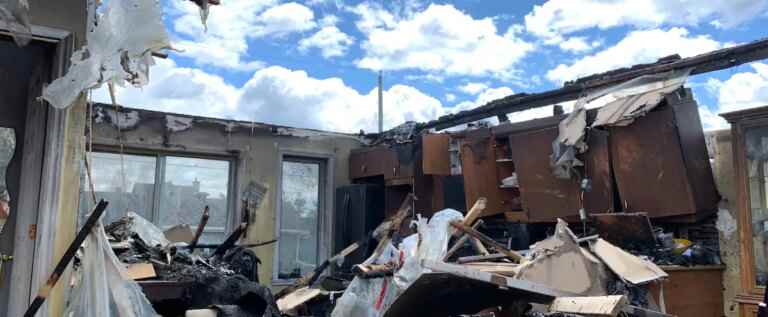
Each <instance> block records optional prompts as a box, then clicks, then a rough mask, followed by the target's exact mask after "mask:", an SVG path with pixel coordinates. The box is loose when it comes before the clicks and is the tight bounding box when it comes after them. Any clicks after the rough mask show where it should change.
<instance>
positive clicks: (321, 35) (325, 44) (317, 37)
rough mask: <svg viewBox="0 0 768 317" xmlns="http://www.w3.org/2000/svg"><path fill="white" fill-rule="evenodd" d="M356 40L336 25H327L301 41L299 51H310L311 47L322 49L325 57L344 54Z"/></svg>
mask: <svg viewBox="0 0 768 317" xmlns="http://www.w3.org/2000/svg"><path fill="white" fill-rule="evenodd" d="M353 43H355V40H354V39H353V38H352V37H351V36H349V35H347V34H346V33H344V32H342V31H341V30H339V28H337V27H335V26H326V27H323V28H322V29H320V30H319V31H317V33H315V34H313V35H312V36H310V37H308V38H304V39H302V40H301V41H299V51H301V52H302V53H306V52H308V51H309V50H310V49H311V48H313V47H314V48H318V49H320V54H322V55H323V57H325V58H330V57H336V56H343V55H344V54H346V53H347V49H348V48H349V46H350V45H352V44H353Z"/></svg>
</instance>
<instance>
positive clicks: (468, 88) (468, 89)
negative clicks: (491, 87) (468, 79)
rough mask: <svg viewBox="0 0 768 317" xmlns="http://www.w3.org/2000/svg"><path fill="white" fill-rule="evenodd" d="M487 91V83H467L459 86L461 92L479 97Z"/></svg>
mask: <svg viewBox="0 0 768 317" xmlns="http://www.w3.org/2000/svg"><path fill="white" fill-rule="evenodd" d="M486 89H488V85H487V84H485V83H466V84H464V85H461V86H459V90H460V91H462V92H464V93H467V94H470V95H477V94H479V93H480V92H482V91H484V90H486Z"/></svg>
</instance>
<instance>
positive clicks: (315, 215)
mask: <svg viewBox="0 0 768 317" xmlns="http://www.w3.org/2000/svg"><path fill="white" fill-rule="evenodd" d="M323 174H324V163H323V161H318V160H307V159H302V158H293V157H291V158H285V159H284V161H283V166H282V182H281V204H280V215H279V217H280V221H279V222H280V232H279V239H280V240H279V242H278V265H277V267H278V272H277V278H278V279H281V280H285V279H295V278H299V277H301V276H303V275H304V274H306V273H307V272H309V271H312V270H313V269H314V268H315V266H316V265H317V262H318V243H319V240H320V236H319V235H318V228H319V224H320V222H319V217H320V215H321V214H322V210H323V208H322V206H323V203H322V195H321V194H320V193H322V192H323V185H322V184H323V177H324V176H323Z"/></svg>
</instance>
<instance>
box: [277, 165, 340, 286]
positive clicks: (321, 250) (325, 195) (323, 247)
mask: <svg viewBox="0 0 768 317" xmlns="http://www.w3.org/2000/svg"><path fill="white" fill-rule="evenodd" d="M286 161H287V162H302V161H305V162H319V163H321V164H320V190H319V191H320V194H319V197H318V198H319V199H318V205H319V207H320V210H319V211H318V232H317V235H318V239H317V265H320V263H323V261H325V260H326V259H328V258H329V257H330V252H331V250H332V249H331V242H332V240H331V239H332V237H333V236H332V228H331V226H332V220H333V214H334V209H333V208H334V206H333V202H334V197H333V195H334V192H335V189H334V188H335V187H334V175H335V173H334V172H335V171H334V164H335V160H334V157H333V155H329V154H322V153H320V154H319V153H309V152H296V151H279V152H278V160H277V162H278V168H277V171H278V172H277V190H276V191H275V198H274V199H275V202H276V203H275V205H276V210H275V230H274V231H275V237H277V242H276V243H275V246H274V253H273V254H274V256H273V257H272V285H273V286H285V285H291V284H293V283H294V282H295V281H296V279H281V278H279V275H278V274H279V273H280V272H279V271H280V228H281V224H282V210H283V163H284V162H286Z"/></svg>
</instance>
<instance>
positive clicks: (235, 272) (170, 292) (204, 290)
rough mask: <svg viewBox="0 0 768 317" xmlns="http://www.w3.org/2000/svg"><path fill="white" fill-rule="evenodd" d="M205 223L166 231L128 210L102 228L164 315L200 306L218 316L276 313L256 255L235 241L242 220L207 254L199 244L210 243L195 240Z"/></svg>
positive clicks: (130, 273) (129, 271)
mask: <svg viewBox="0 0 768 317" xmlns="http://www.w3.org/2000/svg"><path fill="white" fill-rule="evenodd" d="M205 214H206V213H205V212H204V214H203V215H204V216H203V219H205V218H206V217H205ZM204 223H205V221H201V224H202V226H201V227H200V228H198V233H195V232H192V230H191V228H189V226H188V225H181V226H176V227H173V228H171V229H169V230H166V232H165V233H164V232H163V231H161V230H160V229H159V228H157V227H156V226H155V225H153V224H152V223H150V222H149V221H147V220H146V219H144V218H142V217H141V216H139V215H137V214H135V213H132V212H129V213H128V214H127V215H126V216H125V217H123V218H121V219H118V220H117V221H115V222H113V223H111V224H109V225H106V226H105V231H106V234H107V235H108V237H109V239H110V241H109V243H110V246H111V248H112V250H113V251H114V252H115V254H116V255H117V258H118V259H119V260H120V262H121V263H123V264H124V265H126V267H127V269H126V275H127V277H129V278H131V279H133V280H136V281H137V282H138V284H139V285H140V286H141V287H142V288H143V290H144V293H145V294H146V296H147V298H148V299H149V301H150V302H151V303H152V306H153V307H154V309H155V310H156V311H157V313H159V314H161V315H163V316H183V315H184V314H185V313H186V312H187V311H189V310H203V309H210V310H212V311H215V312H217V314H218V316H254V317H256V316H258V317H261V316H270V317H277V316H280V314H279V311H278V310H277V306H276V304H275V301H274V299H273V297H272V293H271V292H270V290H269V288H267V287H264V286H262V285H261V284H259V283H258V274H257V273H258V272H257V271H258V270H257V265H258V264H259V259H258V258H257V257H256V256H255V254H254V253H253V251H250V250H248V249H246V248H244V247H242V246H238V245H236V242H237V240H239V238H240V236H241V235H242V234H243V232H244V228H245V226H240V227H239V228H238V229H236V230H235V231H234V232H233V233H232V234H231V235H230V236H229V237H228V238H227V239H226V241H224V243H222V244H220V245H214V246H213V247H215V249H214V250H213V251H211V252H208V253H209V254H205V253H204V252H201V251H200V250H201V247H210V245H207V246H206V245H201V244H198V243H197V240H198V239H199V233H200V232H202V230H201V229H202V227H203V226H204ZM178 240H182V241H184V240H186V241H187V242H179V241H178ZM200 313H201V312H200ZM214 316H216V315H214Z"/></svg>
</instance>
